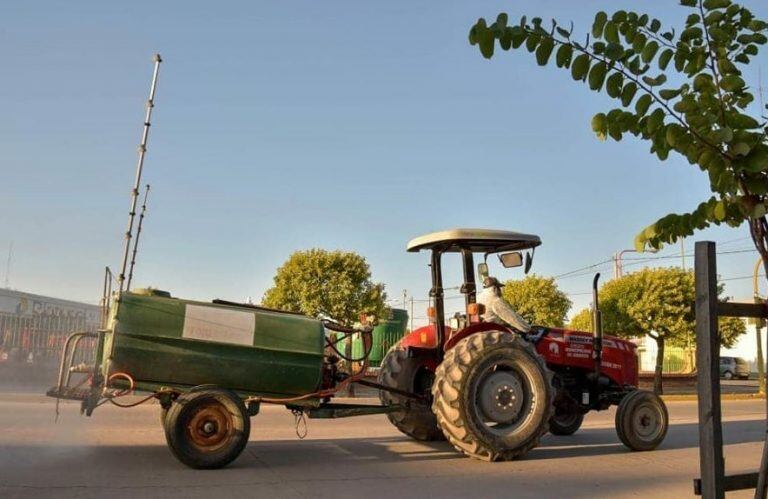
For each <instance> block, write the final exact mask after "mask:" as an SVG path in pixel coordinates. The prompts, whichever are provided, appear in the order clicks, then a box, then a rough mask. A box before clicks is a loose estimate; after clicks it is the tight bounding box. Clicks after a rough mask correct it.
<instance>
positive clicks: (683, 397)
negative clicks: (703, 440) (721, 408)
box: [661, 393, 765, 402]
mask: <svg viewBox="0 0 768 499" xmlns="http://www.w3.org/2000/svg"><path fill="white" fill-rule="evenodd" d="M661 398H662V400H664V401H665V402H685V401H692V402H696V401H697V400H698V395H697V394H695V393H681V394H671V395H662V396H661ZM764 399H765V395H760V394H757V393H722V394H720V400H764Z"/></svg>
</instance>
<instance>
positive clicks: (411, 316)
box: [410, 296, 413, 331]
mask: <svg viewBox="0 0 768 499" xmlns="http://www.w3.org/2000/svg"><path fill="white" fill-rule="evenodd" d="M410 319H411V329H410V331H413V296H411V314H410Z"/></svg>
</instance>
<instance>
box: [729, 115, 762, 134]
mask: <svg viewBox="0 0 768 499" xmlns="http://www.w3.org/2000/svg"><path fill="white" fill-rule="evenodd" d="M728 124H729V125H731V126H732V127H733V128H737V129H739V130H746V129H750V128H757V127H759V126H760V123H758V122H757V120H756V119H754V118H753V117H751V116H747V115H746V114H741V113H733V114H729V115H728Z"/></svg>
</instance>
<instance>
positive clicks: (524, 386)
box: [474, 363, 533, 435]
mask: <svg viewBox="0 0 768 499" xmlns="http://www.w3.org/2000/svg"><path fill="white" fill-rule="evenodd" d="M474 392H475V393H474V397H475V402H476V403H475V413H476V416H477V420H478V421H479V422H480V423H481V424H482V425H483V426H485V428H486V429H488V430H489V431H491V432H492V433H496V434H499V435H506V434H509V433H510V432H513V431H515V430H516V429H517V428H518V427H520V426H521V425H522V424H523V423H524V422H525V420H526V416H528V415H529V414H530V412H531V407H532V405H533V397H532V395H531V388H530V386H529V382H528V381H527V380H526V376H525V375H524V374H523V373H521V372H520V371H518V370H517V368H516V367H515V366H512V365H510V364H508V363H496V364H493V365H491V366H490V367H489V368H487V369H486V370H485V372H484V373H483V375H482V376H481V377H480V379H479V381H478V383H477V385H476V387H475V390H474Z"/></svg>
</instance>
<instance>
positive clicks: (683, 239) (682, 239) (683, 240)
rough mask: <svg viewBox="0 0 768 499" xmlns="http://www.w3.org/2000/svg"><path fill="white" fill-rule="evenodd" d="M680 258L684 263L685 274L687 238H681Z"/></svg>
mask: <svg viewBox="0 0 768 499" xmlns="http://www.w3.org/2000/svg"><path fill="white" fill-rule="evenodd" d="M680 258H681V259H682V261H683V272H685V238H684V237H681V238H680Z"/></svg>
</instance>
